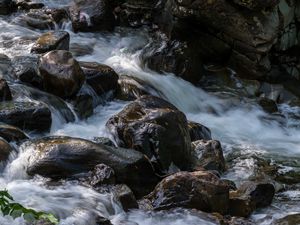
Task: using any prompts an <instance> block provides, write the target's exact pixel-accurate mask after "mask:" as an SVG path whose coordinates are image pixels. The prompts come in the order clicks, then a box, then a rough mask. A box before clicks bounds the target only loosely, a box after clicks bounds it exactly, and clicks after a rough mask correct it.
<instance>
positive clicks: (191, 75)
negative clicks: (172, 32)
mask: <svg viewBox="0 0 300 225" xmlns="http://www.w3.org/2000/svg"><path fill="white" fill-rule="evenodd" d="M191 45H193V42H179V41H171V42H169V41H168V40H166V39H165V38H163V39H161V38H158V40H157V41H154V42H153V43H151V44H150V45H148V46H147V47H145V48H144V50H143V53H142V60H143V63H144V64H145V65H146V66H147V67H149V68H150V69H152V70H155V71H157V72H160V73H163V72H167V73H174V74H175V75H176V76H178V77H181V78H182V79H184V80H187V81H189V82H191V83H197V82H198V81H199V80H200V79H201V76H202V73H203V71H204V70H203V64H202V63H201V59H200V57H199V55H198V52H197V51H195V49H197V48H196V46H191Z"/></svg>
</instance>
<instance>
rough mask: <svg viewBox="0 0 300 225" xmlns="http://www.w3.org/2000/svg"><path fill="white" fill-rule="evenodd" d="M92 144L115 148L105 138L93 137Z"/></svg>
mask: <svg viewBox="0 0 300 225" xmlns="http://www.w3.org/2000/svg"><path fill="white" fill-rule="evenodd" d="M93 142H95V143H96V144H102V145H107V146H111V147H117V146H116V145H115V144H114V143H113V142H112V141H111V140H110V139H109V138H106V137H94V138H93Z"/></svg>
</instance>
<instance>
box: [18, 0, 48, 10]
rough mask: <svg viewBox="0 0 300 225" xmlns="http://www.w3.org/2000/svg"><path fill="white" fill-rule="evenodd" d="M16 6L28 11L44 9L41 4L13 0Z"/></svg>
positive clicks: (28, 0)
mask: <svg viewBox="0 0 300 225" xmlns="http://www.w3.org/2000/svg"><path fill="white" fill-rule="evenodd" d="M15 2H16V6H17V7H18V8H19V9H24V10H30V9H40V8H43V7H44V4H43V3H41V2H32V1H30V0H15Z"/></svg>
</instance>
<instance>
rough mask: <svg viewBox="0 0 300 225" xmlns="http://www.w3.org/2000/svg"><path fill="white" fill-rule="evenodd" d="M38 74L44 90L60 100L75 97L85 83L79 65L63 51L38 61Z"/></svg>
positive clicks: (50, 53) (70, 55)
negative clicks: (60, 98)
mask: <svg viewBox="0 0 300 225" xmlns="http://www.w3.org/2000/svg"><path fill="white" fill-rule="evenodd" d="M39 72H40V75H41V77H42V80H43V87H44V89H45V90H46V91H47V92H49V93H52V94H54V95H57V96H59V97H62V98H69V97H72V96H74V95H76V93H77V92H78V91H79V90H80V88H81V86H82V85H83V83H84V81H85V77H84V74H83V72H82V70H81V68H80V66H79V63H78V62H77V61H76V60H75V59H74V58H73V56H72V54H71V53H70V52H68V51H64V50H55V51H51V52H48V53H47V54H45V55H43V56H42V57H41V58H40V61H39Z"/></svg>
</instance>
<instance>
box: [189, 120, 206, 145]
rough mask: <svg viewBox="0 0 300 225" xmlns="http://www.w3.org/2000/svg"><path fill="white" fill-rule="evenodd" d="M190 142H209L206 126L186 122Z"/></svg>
mask: <svg viewBox="0 0 300 225" xmlns="http://www.w3.org/2000/svg"><path fill="white" fill-rule="evenodd" d="M188 126H189V133H190V137H191V141H192V142H193V141H197V140H211V131H210V129H209V128H207V127H206V126H203V125H202V124H200V123H196V122H193V121H189V122H188Z"/></svg>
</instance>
